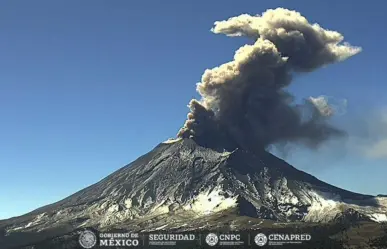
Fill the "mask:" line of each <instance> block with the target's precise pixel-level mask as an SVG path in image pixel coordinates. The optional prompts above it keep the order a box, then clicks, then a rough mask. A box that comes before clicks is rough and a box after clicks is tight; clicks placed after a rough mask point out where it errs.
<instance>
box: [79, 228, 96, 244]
mask: <svg viewBox="0 0 387 249" xmlns="http://www.w3.org/2000/svg"><path fill="white" fill-rule="evenodd" d="M78 241H79V244H80V245H81V246H82V247H83V248H92V247H94V246H95V244H96V243H97V236H95V234H94V233H93V232H92V231H89V230H86V231H83V232H82V233H81V234H80V235H79V240H78Z"/></svg>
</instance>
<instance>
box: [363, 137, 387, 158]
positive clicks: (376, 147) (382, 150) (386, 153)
mask: <svg viewBox="0 0 387 249" xmlns="http://www.w3.org/2000/svg"><path fill="white" fill-rule="evenodd" d="M364 152H365V154H366V155H367V156H368V157H371V158H378V159H379V158H387V138H384V139H383V140H380V141H378V142H376V143H374V144H372V145H371V146H370V147H366V148H365V151H364Z"/></svg>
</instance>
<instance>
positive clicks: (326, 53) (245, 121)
mask: <svg viewBox="0 0 387 249" xmlns="http://www.w3.org/2000/svg"><path fill="white" fill-rule="evenodd" d="M211 31H212V32H213V33H215V34H224V35H227V36H230V37H234V36H246V37H249V38H251V39H253V40H254V41H255V42H254V44H252V45H244V46H242V47H241V48H239V49H238V50H237V51H236V52H235V55H234V59H233V60H232V61H230V62H227V63H225V64H222V65H220V66H218V67H215V68H213V69H207V70H206V71H205V72H204V74H203V76H202V79H201V82H199V83H198V84H197V91H198V92H199V93H200V95H201V100H200V101H198V100H196V99H193V100H191V101H190V103H189V108H190V113H189V114H188V117H187V120H186V122H185V124H184V127H183V128H181V130H180V131H179V134H178V137H182V138H187V137H192V138H197V139H199V138H203V137H206V138H207V140H208V139H213V140H219V139H221V138H220V136H223V137H227V139H232V140H233V141H234V142H235V144H236V145H237V146H239V147H243V148H245V149H250V150H256V149H266V148H267V147H268V146H270V145H273V144H277V143H279V144H280V143H282V144H284V143H288V142H300V143H303V144H305V145H307V146H310V147H315V146H318V145H319V144H320V143H322V142H324V141H326V140H327V139H329V138H331V137H335V136H341V135H343V134H345V133H344V132H343V131H341V130H339V129H337V128H335V127H332V126H331V125H329V124H328V123H327V120H328V119H329V117H331V116H332V115H333V114H334V112H333V110H334V109H330V108H329V106H328V105H327V101H324V98H323V97H319V98H306V99H305V101H304V103H303V104H301V105H300V104H298V105H296V104H294V102H293V96H292V95H291V94H290V93H289V92H288V91H286V87H287V86H289V85H290V84H291V83H292V75H293V74H294V73H308V72H312V71H314V70H316V69H318V68H320V67H323V66H326V65H328V64H332V63H335V62H339V61H343V60H345V59H347V58H349V57H351V56H353V55H355V54H357V53H359V52H360V51H361V48H360V47H353V46H351V45H349V44H348V43H342V41H343V38H344V37H343V35H341V34H340V33H338V32H336V31H331V30H327V29H324V28H322V27H320V26H319V25H318V24H311V23H309V22H308V20H307V19H306V18H305V17H303V16H302V15H301V14H300V13H298V12H296V11H291V10H287V9H283V8H277V9H270V10H267V11H266V12H264V13H263V14H262V15H261V16H259V15H257V16H250V15H247V14H243V15H240V16H237V17H232V18H230V19H228V20H225V21H218V22H215V24H214V27H213V28H212V30H211ZM215 134H218V135H215Z"/></svg>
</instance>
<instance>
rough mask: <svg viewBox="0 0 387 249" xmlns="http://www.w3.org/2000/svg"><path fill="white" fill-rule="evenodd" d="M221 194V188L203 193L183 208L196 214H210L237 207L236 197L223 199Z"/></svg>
mask: <svg viewBox="0 0 387 249" xmlns="http://www.w3.org/2000/svg"><path fill="white" fill-rule="evenodd" d="M222 192H223V190H222V188H221V187H216V188H215V189H213V190H210V189H208V190H206V191H203V192H201V193H199V194H198V195H197V196H196V197H195V198H194V199H193V200H192V202H191V203H189V204H187V205H186V206H184V207H183V208H184V209H185V210H190V211H193V212H195V213H197V214H210V213H215V212H219V211H222V210H225V209H228V208H232V207H235V206H236V205H237V196H234V197H225V196H224V195H222V194H221V193H222Z"/></svg>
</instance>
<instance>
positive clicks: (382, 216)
mask: <svg viewBox="0 0 387 249" xmlns="http://www.w3.org/2000/svg"><path fill="white" fill-rule="evenodd" d="M370 218H371V220H373V221H376V222H387V215H386V214H378V213H375V214H372V215H371V216H370Z"/></svg>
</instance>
